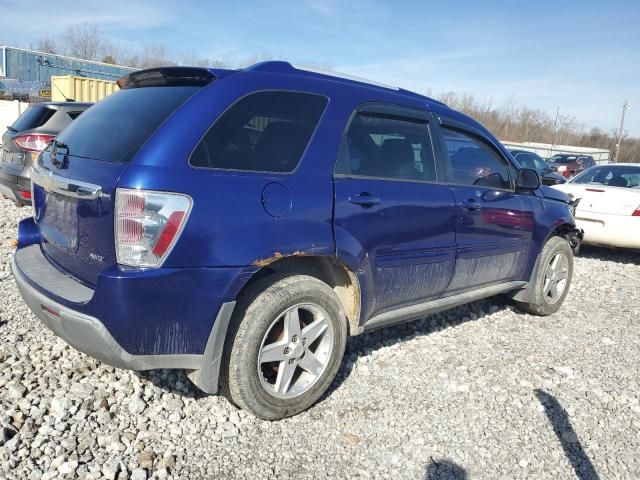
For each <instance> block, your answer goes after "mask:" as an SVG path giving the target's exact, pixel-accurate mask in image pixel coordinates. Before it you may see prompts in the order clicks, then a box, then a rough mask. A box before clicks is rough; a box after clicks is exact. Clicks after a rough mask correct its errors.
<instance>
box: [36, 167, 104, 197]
mask: <svg viewBox="0 0 640 480" xmlns="http://www.w3.org/2000/svg"><path fill="white" fill-rule="evenodd" d="M31 183H32V184H33V183H37V184H38V185H40V186H41V187H42V188H44V189H45V190H46V191H47V192H54V193H59V194H61V195H65V196H67V197H73V198H79V199H82V200H95V199H97V198H98V197H100V195H102V187H101V186H100V185H94V184H93V183H87V182H80V181H78V180H73V179H71V178H66V177H62V176H60V175H56V174H55V173H53V172H52V171H50V170H46V169H41V168H39V167H38V166H36V165H33V166H32V167H31Z"/></svg>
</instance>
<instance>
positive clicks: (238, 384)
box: [223, 275, 347, 420]
mask: <svg viewBox="0 0 640 480" xmlns="http://www.w3.org/2000/svg"><path fill="white" fill-rule="evenodd" d="M346 338H347V324H346V319H345V317H344V314H343V313H342V310H341V308H340V302H339V300H338V298H337V297H336V295H335V293H334V292H333V290H332V289H331V288H330V287H329V286H328V285H327V284H325V283H323V282H321V281H320V280H318V279H316V278H313V277H309V276H306V275H294V276H287V277H282V276H280V275H273V276H271V277H267V278H266V279H264V280H262V281H260V282H258V283H257V284H256V285H255V286H254V287H253V288H252V289H251V292H249V293H248V294H247V295H245V296H244V299H243V300H241V301H240V302H239V304H238V308H237V310H236V312H235V313H234V318H233V320H232V323H231V325H230V332H229V337H228V339H227V345H226V347H225V362H224V367H223V385H224V387H225V389H226V391H227V394H228V396H229V398H230V399H231V401H233V402H234V403H235V404H236V405H238V406H239V407H241V408H243V409H245V410H248V411H249V412H251V413H253V414H254V415H256V416H257V417H260V418H263V419H265V420H277V419H280V418H284V417H288V416H291V415H295V414H297V413H300V412H301V411H303V410H305V409H307V408H308V407H310V406H311V405H312V404H313V403H315V402H316V401H317V400H318V399H319V398H320V396H321V395H322V394H323V393H324V392H325V391H326V390H327V388H329V386H330V385H331V382H332V381H333V379H334V377H335V375H336V373H337V371H338V368H339V367H340V363H341V360H342V356H343V354H344V349H345V345H346Z"/></svg>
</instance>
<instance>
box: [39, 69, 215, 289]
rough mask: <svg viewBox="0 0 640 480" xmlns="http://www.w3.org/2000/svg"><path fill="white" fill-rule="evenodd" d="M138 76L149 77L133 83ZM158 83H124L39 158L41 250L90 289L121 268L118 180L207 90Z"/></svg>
mask: <svg viewBox="0 0 640 480" xmlns="http://www.w3.org/2000/svg"><path fill="white" fill-rule="evenodd" d="M205 72H206V70H205ZM140 73H143V74H144V73H145V71H143V72H136V73H134V74H132V75H130V77H132V76H134V75H137V74H140ZM165 76H166V75H165ZM152 77H153V76H152ZM157 77H158V75H156V76H155V77H153V79H154V81H153V82H151V83H148V82H147V83H145V82H139V83H136V82H135V81H132V80H131V78H129V77H125V78H127V82H124V83H122V84H126V87H125V89H123V90H120V91H118V92H116V93H114V94H112V95H110V96H108V97H107V98H105V99H104V100H103V101H101V102H100V103H98V104H96V105H95V106H93V107H92V108H90V109H89V110H87V111H86V112H85V113H84V114H82V115H81V116H80V117H79V118H78V119H77V120H75V121H74V122H73V123H72V124H71V125H70V126H69V127H68V128H67V129H65V130H64V131H63V132H62V134H60V135H59V136H58V138H57V140H56V142H55V143H54V144H53V145H52V146H51V147H49V148H48V149H47V150H46V151H45V152H44V153H43V154H42V155H41V156H40V157H39V159H38V162H37V165H36V166H35V168H34V172H33V174H32V183H33V190H34V201H33V203H34V217H35V221H36V224H37V225H38V227H39V229H40V233H41V237H42V240H41V244H42V249H43V251H44V252H45V254H46V255H47V256H48V257H49V259H50V260H52V261H53V262H54V263H56V264H58V265H59V266H60V267H61V268H62V269H64V270H66V271H68V272H69V273H71V274H72V275H73V276H75V277H76V278H78V279H79V280H81V281H82V282H84V283H86V284H88V285H94V284H95V282H96V279H97V275H98V273H99V272H100V271H102V270H104V269H105V268H108V267H110V266H113V265H115V264H116V254H115V244H114V207H115V190H116V186H117V184H118V179H119V178H120V176H121V175H122V174H123V172H124V171H125V169H126V168H127V166H128V164H129V162H131V160H132V159H133V158H134V157H135V155H136V153H137V152H138V151H139V150H140V148H141V147H142V146H143V145H144V143H145V142H146V141H147V140H148V139H149V138H150V137H151V136H152V134H153V132H154V131H155V130H156V129H157V128H158V127H159V126H160V125H161V124H162V123H163V122H164V121H165V120H166V119H167V118H168V117H169V116H170V115H171V114H172V113H173V112H174V111H175V110H176V109H177V108H178V107H179V106H180V105H182V104H183V103H184V102H185V101H186V100H187V99H188V98H190V97H191V96H192V95H193V94H194V93H195V92H197V91H198V90H199V89H200V88H202V86H203V82H200V83H198V82H187V81H185V82H182V83H181V82H175V81H164V82H163V81H162V79H158V78H157ZM209 81H211V80H209Z"/></svg>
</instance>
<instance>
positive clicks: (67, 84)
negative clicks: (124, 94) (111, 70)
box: [51, 75, 119, 102]
mask: <svg viewBox="0 0 640 480" xmlns="http://www.w3.org/2000/svg"><path fill="white" fill-rule="evenodd" d="M118 89H119V87H118V85H117V84H116V82H111V81H109V80H99V79H97V78H87V77H76V76H73V75H64V76H56V75H53V76H52V77H51V100H52V101H54V102H64V101H65V97H66V98H69V99H73V100H75V101H76V102H99V101H100V100H102V99H103V98H104V97H106V96H107V95H111V94H112V93H113V92H115V91H116V90H118Z"/></svg>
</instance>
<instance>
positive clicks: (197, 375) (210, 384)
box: [187, 301, 236, 394]
mask: <svg viewBox="0 0 640 480" xmlns="http://www.w3.org/2000/svg"><path fill="white" fill-rule="evenodd" d="M235 306H236V302H235V301H233V302H227V303H223V304H222V306H221V307H220V310H219V311H218V315H217V316H216V320H215V322H214V323H213V327H212V328H211V333H210V334H209V340H207V346H206V347H205V349H204V354H203V355H202V361H201V364H200V368H199V369H197V370H190V371H188V372H187V377H188V378H189V380H191V381H192V382H193V383H194V384H195V385H196V386H197V387H198V388H199V389H200V390H202V391H203V392H206V393H210V394H213V393H218V378H219V377H220V363H221V361H222V351H223V350H224V341H225V338H226V336H227V329H228V328H229V322H230V321H231V315H233V310H234V308H235Z"/></svg>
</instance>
